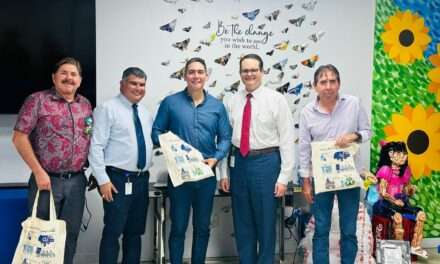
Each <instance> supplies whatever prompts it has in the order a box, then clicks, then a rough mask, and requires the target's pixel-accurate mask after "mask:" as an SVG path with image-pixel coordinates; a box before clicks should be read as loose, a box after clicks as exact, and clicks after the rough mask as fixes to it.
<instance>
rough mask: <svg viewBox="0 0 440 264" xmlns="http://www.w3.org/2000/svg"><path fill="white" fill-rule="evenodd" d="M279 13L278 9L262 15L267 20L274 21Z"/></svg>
mask: <svg viewBox="0 0 440 264" xmlns="http://www.w3.org/2000/svg"><path fill="white" fill-rule="evenodd" d="M279 14H280V10H275V11H273V12H272V13H269V14H266V15H265V16H264V17H265V18H267V19H268V20H269V21H272V20H273V21H275V20H277V18H278V15H279Z"/></svg>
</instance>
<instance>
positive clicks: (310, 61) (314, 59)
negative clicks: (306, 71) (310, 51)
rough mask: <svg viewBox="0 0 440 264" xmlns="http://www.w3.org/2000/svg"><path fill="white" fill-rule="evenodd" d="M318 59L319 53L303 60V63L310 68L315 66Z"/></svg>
mask: <svg viewBox="0 0 440 264" xmlns="http://www.w3.org/2000/svg"><path fill="white" fill-rule="evenodd" d="M318 59H319V55H315V56H313V57H311V58H310V59H307V60H303V61H301V64H302V65H304V66H307V67H309V68H313V67H314V66H315V63H316V62H317V61H318Z"/></svg>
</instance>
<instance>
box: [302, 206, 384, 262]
mask: <svg viewBox="0 0 440 264" xmlns="http://www.w3.org/2000/svg"><path fill="white" fill-rule="evenodd" d="M371 230H372V228H371V221H370V217H369V216H368V213H367V210H366V208H365V206H364V205H363V204H362V203H359V213H358V217H357V229H356V236H357V239H358V252H357V256H356V261H355V263H364V264H375V263H376V261H375V259H374V257H373V234H372V231H371ZM314 232H315V219H314V217H313V216H312V218H311V219H310V222H309V224H308V225H307V227H306V231H305V237H304V238H303V239H302V240H301V243H300V245H299V246H300V247H301V249H302V250H303V253H304V261H303V263H307V264H308V263H313V260H312V250H313V246H312V239H313V233H314ZM339 238H340V230H339V208H338V201H337V198H335V203H334V206H333V211H332V224H331V229H330V236H329V254H330V263H341V257H340V247H339V245H340V244H339Z"/></svg>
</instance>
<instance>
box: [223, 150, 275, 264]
mask: <svg viewBox="0 0 440 264" xmlns="http://www.w3.org/2000/svg"><path fill="white" fill-rule="evenodd" d="M234 157H235V164H234V165H235V166H234V167H231V168H230V173H231V196H232V217H233V221H234V231H235V241H236V244H237V251H238V256H239V258H240V263H241V264H272V263H273V260H274V254H275V244H276V211H277V207H278V204H279V202H280V199H279V198H277V197H275V195H274V190H275V183H276V182H277V179H278V176H279V173H280V168H281V167H280V164H281V158H280V154H279V152H272V153H269V154H265V155H260V156H254V157H245V158H243V157H242V156H241V155H240V154H239V152H238V151H234Z"/></svg>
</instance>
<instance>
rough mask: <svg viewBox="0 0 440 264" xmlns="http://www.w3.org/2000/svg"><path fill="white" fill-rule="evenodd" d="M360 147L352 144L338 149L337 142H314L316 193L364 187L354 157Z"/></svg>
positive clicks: (313, 168) (313, 165) (313, 166)
mask: <svg viewBox="0 0 440 264" xmlns="http://www.w3.org/2000/svg"><path fill="white" fill-rule="evenodd" d="M358 150H359V145H358V144H356V143H350V144H349V145H348V146H347V147H345V148H338V147H336V141H317V142H312V170H313V179H314V182H315V193H321V192H329V191H337V190H344V189H350V188H355V187H360V186H363V181H362V179H361V177H360V176H359V173H358V172H357V170H356V167H355V164H354V159H353V156H354V155H355V154H356V153H357V152H358Z"/></svg>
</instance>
